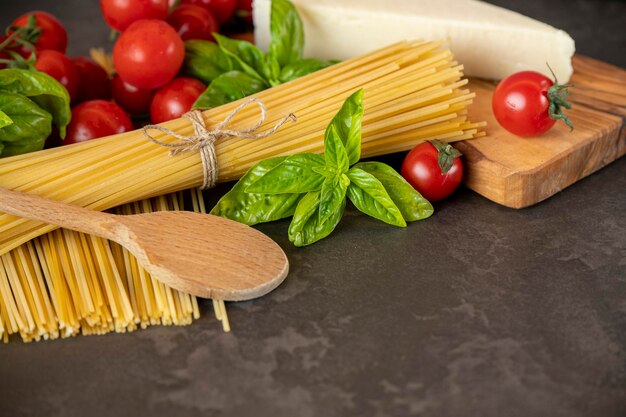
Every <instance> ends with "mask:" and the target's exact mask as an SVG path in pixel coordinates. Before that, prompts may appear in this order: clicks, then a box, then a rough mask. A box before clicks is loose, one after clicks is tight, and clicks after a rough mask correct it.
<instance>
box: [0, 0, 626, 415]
mask: <svg viewBox="0 0 626 417" xmlns="http://www.w3.org/2000/svg"><path fill="white" fill-rule="evenodd" d="M92 3H93V4H88V3H87V2H83V1H78V0H75V1H72V2H69V1H54V2H53V1H48V2H44V1H24V0H20V1H11V2H7V0H2V1H0V4H1V5H2V8H1V9H2V14H1V17H0V23H2V25H4V24H6V23H8V21H9V20H10V19H11V17H12V16H15V15H17V14H18V13H20V12H21V11H24V10H28V9H32V8H35V7H37V8H43V9H47V10H50V11H52V12H54V13H56V14H58V15H59V16H60V17H61V18H62V19H63V20H64V21H65V22H67V25H68V27H69V32H70V45H71V46H70V52H71V53H76V54H79V53H85V52H86V50H87V48H88V47H89V46H90V45H105V44H106V42H107V36H108V33H107V30H106V28H105V27H104V25H103V23H102V21H101V18H100V15H99V11H98V10H97V7H95V1H94V2H92ZM497 3H499V4H502V5H508V6H509V7H512V8H518V10H520V11H523V12H524V13H527V14H529V15H532V16H534V17H538V18H542V19H543V20H546V21H548V22H550V23H552V24H554V25H556V26H559V27H562V28H563V29H566V30H568V31H569V32H570V33H571V34H572V35H573V36H574V38H575V39H576V41H577V47H578V50H579V51H581V52H582V53H585V54H588V55H590V56H594V57H597V58H601V59H604V60H607V61H609V62H612V63H615V64H618V65H622V66H626V62H625V61H624V59H625V57H626V54H624V52H623V46H624V44H625V42H626V37H625V33H624V29H623V22H624V18H625V17H626V15H625V11H626V7H625V5H624V3H623V2H617V1H613V2H610V1H598V2H593V1H581V0H577V1H571V2H569V1H564V0H560V1H551V2H540V1H532V2H531V1H528V2H515V1H512V0H508V1H504V0H501V1H498V2H497ZM564 6H567V9H564ZM620 25H621V26H620ZM388 160H389V161H390V162H392V163H396V164H397V162H398V160H399V159H398V158H397V157H395V158H394V157H391V158H388ZM224 189H225V188H224V187H221V191H222V192H223V190H224ZM218 193H219V191H218ZM214 195H215V194H214ZM625 207H626V159H621V160H619V161H617V162H615V163H613V164H612V165H610V166H609V167H607V168H605V169H603V170H602V171H600V172H598V173H596V174H594V175H592V176H590V177H589V178H587V179H585V180H583V181H581V182H579V183H578V184H576V185H574V186H572V187H570V188H568V189H567V190H565V191H564V192H561V193H559V194H557V195H556V196H554V197H552V198H551V199H549V200H547V201H545V202H543V203H541V204H539V205H538V206H536V207H533V208H529V209H524V210H519V211H515V210H511V209H506V208H503V207H500V206H497V205H495V204H493V203H491V202H489V201H488V200H485V199H483V198H482V197H480V196H478V195H477V194H474V193H472V192H470V191H468V190H461V191H460V192H459V193H458V194H457V195H456V196H454V197H453V198H451V199H450V200H448V201H446V202H445V203H441V204H438V205H436V210H437V211H436V214H435V215H434V217H432V218H431V219H429V220H428V221H424V222H420V223H415V224H412V225H410V226H409V227H408V228H407V229H395V228H392V227H390V226H387V225H384V224H382V223H380V222H377V221H375V220H373V219H370V218H366V217H365V216H362V215H360V214H358V213H357V212H356V211H355V210H354V209H350V210H348V212H347V215H346V216H345V218H344V220H343V221H342V223H341V224H340V226H339V227H338V229H337V231H336V232H335V233H334V235H333V236H332V237H331V238H329V239H326V240H324V241H321V242H319V243H318V244H315V245H314V246H312V247H309V248H305V249H295V248H293V247H292V246H291V245H290V244H289V242H288V241H287V239H286V232H287V225H288V223H287V222H278V223H275V224H269V225H264V226H262V227H260V229H261V230H263V231H264V232H266V233H268V234H269V235H270V236H272V237H273V238H275V239H276V240H277V241H278V242H279V243H280V244H281V246H282V247H283V248H285V250H286V252H287V254H288V256H289V259H290V261H291V273H290V275H289V277H288V279H287V281H286V282H285V283H284V284H283V285H282V286H281V287H280V288H279V289H278V290H276V291H275V292H273V293H272V294H270V295H268V296H266V297H264V298H262V299H260V300H256V301H251V302H246V303H239V304H230V305H229V314H230V318H231V321H232V323H233V327H234V332H233V333H231V334H224V333H223V332H222V331H221V328H220V327H219V325H218V324H217V322H216V321H215V320H214V319H213V318H212V314H210V303H204V304H202V309H203V313H204V314H203V317H202V318H201V319H200V320H198V321H197V322H195V323H194V324H193V325H192V326H189V327H186V328H175V327H153V328H150V329H148V330H144V331H139V332H136V333H133V334H122V335H118V334H111V335H107V336H103V337H77V338H73V339H71V340H62V341H55V342H44V343H33V344H28V345H27V344H23V343H21V342H20V341H19V340H17V339H16V340H14V341H13V342H12V343H10V344H9V345H6V346H0V416H11V417H13V416H23V415H29V416H30V415H32V416H44V415H55V416H57V415H59V416H61V415H62V416H112V415H114V416H141V415H150V416H155V417H156V416H187V415H190V416H191V415H204V416H222V415H232V416H255V417H265V416H272V417H282V416H288V417H291V416H302V417H309V416H324V417H334V416H359V417H361V416H376V417H380V416H405V415H424V416H436V417H447V416H481V417H492V416H493V417H495V416H511V417H513V416H515V417H517V416H519V417H526V416H551V417H560V416H563V417H579V416H594V417H618V416H624V415H626V355H625V352H626V336H625V335H626V215H625V214H626V209H625Z"/></svg>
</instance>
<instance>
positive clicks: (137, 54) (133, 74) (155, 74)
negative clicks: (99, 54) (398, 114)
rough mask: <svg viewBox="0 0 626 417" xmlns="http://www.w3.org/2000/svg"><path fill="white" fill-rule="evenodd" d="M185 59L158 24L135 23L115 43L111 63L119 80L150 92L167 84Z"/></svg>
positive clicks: (170, 32) (173, 36) (174, 38)
mask: <svg viewBox="0 0 626 417" xmlns="http://www.w3.org/2000/svg"><path fill="white" fill-rule="evenodd" d="M184 57H185V45H184V43H183V41H182V39H181V38H180V36H178V34H177V33H176V31H175V30H174V29H173V28H172V27H171V26H170V25H168V24H167V23H165V22H164V21H162V20H138V21H136V22H134V23H132V24H131V25H130V26H129V27H128V28H127V29H126V30H125V31H124V32H123V33H122V34H121V35H120V37H119V38H118V39H117V42H115V46H114V47H113V63H114V64H115V69H117V73H118V74H119V76H120V77H122V80H124V81H125V82H127V83H129V84H131V85H134V86H135V87H137V88H143V89H146V90H150V89H153V88H158V87H161V86H164V85H165V84H167V83H168V82H170V81H171V80H172V79H173V78H174V76H176V74H177V73H178V70H179V69H180V67H181V65H182V63H183V58H184Z"/></svg>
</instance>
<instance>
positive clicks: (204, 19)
mask: <svg viewBox="0 0 626 417" xmlns="http://www.w3.org/2000/svg"><path fill="white" fill-rule="evenodd" d="M167 23H169V24H170V25H171V26H172V27H173V28H174V29H175V30H176V32H177V33H178V35H180V37H181V38H182V39H183V40H184V41H186V40H188V39H203V40H207V41H213V42H214V41H215V38H213V32H217V30H218V29H219V26H218V24H217V20H215V18H214V17H213V15H212V14H211V12H209V11H208V10H207V9H205V8H203V7H200V6H195V5H193V4H183V5H182V6H179V7H177V8H176V9H174V11H173V12H172V13H171V14H170V15H169V16H168V17H167Z"/></svg>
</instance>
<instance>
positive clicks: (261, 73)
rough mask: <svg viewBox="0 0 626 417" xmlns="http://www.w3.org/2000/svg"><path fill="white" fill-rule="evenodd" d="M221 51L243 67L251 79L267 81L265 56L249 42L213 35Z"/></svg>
mask: <svg viewBox="0 0 626 417" xmlns="http://www.w3.org/2000/svg"><path fill="white" fill-rule="evenodd" d="M213 36H214V37H215V40H216V41H217V44H218V45H219V47H220V49H221V50H222V51H223V52H224V53H225V54H226V55H228V56H229V57H231V58H232V59H234V60H235V62H236V63H237V64H238V65H240V66H241V70H242V71H243V72H245V73H246V74H248V75H249V76H251V77H254V78H258V79H260V80H265V81H267V80H268V79H269V74H268V71H267V66H266V64H265V54H264V53H263V52H261V50H260V49H259V48H257V47H256V46H254V45H253V44H251V43H250V42H248V41H242V40H238V39H231V38H227V37H226V36H222V35H218V34H217V33H216V34H214V35H213Z"/></svg>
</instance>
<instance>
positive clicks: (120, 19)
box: [100, 0, 169, 32]
mask: <svg viewBox="0 0 626 417" xmlns="http://www.w3.org/2000/svg"><path fill="white" fill-rule="evenodd" d="M100 9H101V10H102V15H103V16H104V20H106V22H107V24H108V25H109V26H110V27H111V28H113V29H115V30H117V31H119V32H123V31H124V30H126V28H127V27H128V26H129V25H130V24H131V23H133V22H135V21H137V20H140V19H158V20H164V19H165V18H166V17H167V12H168V11H169V4H168V0H100Z"/></svg>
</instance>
